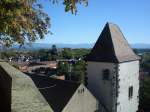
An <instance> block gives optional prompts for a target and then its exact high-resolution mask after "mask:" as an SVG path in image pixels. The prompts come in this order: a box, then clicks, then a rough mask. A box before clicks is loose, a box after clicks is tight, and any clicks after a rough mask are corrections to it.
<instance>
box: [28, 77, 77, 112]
mask: <svg viewBox="0 0 150 112" xmlns="http://www.w3.org/2000/svg"><path fill="white" fill-rule="evenodd" d="M29 76H30V77H31V78H32V80H33V81H34V83H35V85H36V86H37V87H38V88H39V90H40V92H41V93H42V95H43V96H44V98H45V99H46V100H47V102H48V103H49V105H50V106H51V107H52V109H53V110H54V112H61V111H62V109H63V108H64V107H65V106H66V104H67V103H68V102H69V100H70V99H71V97H72V96H73V94H74V93H75V91H76V90H77V88H78V87H79V85H80V84H79V83H75V82H71V81H64V80H58V79H53V78H48V77H43V76H38V75H31V74H30V75H29Z"/></svg>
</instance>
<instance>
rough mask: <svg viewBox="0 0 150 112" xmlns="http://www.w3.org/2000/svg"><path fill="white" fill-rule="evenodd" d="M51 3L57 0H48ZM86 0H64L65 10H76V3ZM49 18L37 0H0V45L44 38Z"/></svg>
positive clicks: (73, 11)
mask: <svg viewBox="0 0 150 112" xmlns="http://www.w3.org/2000/svg"><path fill="white" fill-rule="evenodd" d="M50 1H52V2H53V3H55V2H58V1H59V0H50ZM77 3H84V4H87V0H64V1H63V4H64V6H65V11H66V12H68V11H72V13H73V14H75V13H76V12H77V8H76V4H77ZM49 27H50V18H49V17H48V15H47V14H46V13H45V12H44V11H43V7H42V4H39V3H38V2H37V0H0V45H1V46H10V45H12V44H13V43H18V44H20V45H23V44H24V43H25V42H27V43H28V42H34V41H35V40H37V39H39V38H40V39H42V38H44V35H45V34H47V33H48V32H49V31H48V28H49Z"/></svg>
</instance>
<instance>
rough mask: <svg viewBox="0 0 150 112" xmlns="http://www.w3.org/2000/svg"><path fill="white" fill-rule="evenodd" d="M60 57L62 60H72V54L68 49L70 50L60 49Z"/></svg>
mask: <svg viewBox="0 0 150 112" xmlns="http://www.w3.org/2000/svg"><path fill="white" fill-rule="evenodd" d="M60 55H61V57H62V58H63V59H71V58H73V56H72V52H71V49H70V48H64V49H62V51H61V54H60Z"/></svg>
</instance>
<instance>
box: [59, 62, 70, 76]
mask: <svg viewBox="0 0 150 112" xmlns="http://www.w3.org/2000/svg"><path fill="white" fill-rule="evenodd" d="M68 70H69V64H68V62H59V63H58V68H57V75H65V76H68V74H69V71H68Z"/></svg>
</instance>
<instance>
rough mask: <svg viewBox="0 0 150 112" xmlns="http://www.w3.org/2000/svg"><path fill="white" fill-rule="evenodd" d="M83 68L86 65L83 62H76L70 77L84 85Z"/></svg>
mask: <svg viewBox="0 0 150 112" xmlns="http://www.w3.org/2000/svg"><path fill="white" fill-rule="evenodd" d="M85 66H86V63H85V61H83V60H80V61H77V62H76V64H74V66H73V70H72V77H74V78H75V80H76V81H79V82H80V83H85Z"/></svg>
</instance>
